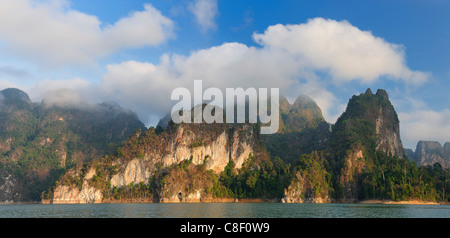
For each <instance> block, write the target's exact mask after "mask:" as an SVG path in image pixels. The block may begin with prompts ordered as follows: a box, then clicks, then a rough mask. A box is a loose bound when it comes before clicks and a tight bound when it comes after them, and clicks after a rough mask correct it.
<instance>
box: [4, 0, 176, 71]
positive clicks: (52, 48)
mask: <svg viewBox="0 0 450 238" xmlns="http://www.w3.org/2000/svg"><path fill="white" fill-rule="evenodd" d="M102 24H103V23H102V22H101V21H100V20H99V19H98V18H97V17H96V16H92V15H88V14H85V13H82V12H79V11H75V10H72V9H71V8H70V7H69V3H68V2H67V1H64V0H53V1H44V2H41V1H34V0H14V1H0V40H2V41H3V42H4V44H3V45H2V46H1V49H2V50H3V51H8V53H10V54H13V55H19V56H21V57H25V58H26V59H32V60H35V61H37V62H38V63H40V64H43V65H45V66H59V65H64V64H86V63H92V62H94V61H95V60H96V59H98V58H100V57H104V56H107V55H109V54H111V53H113V52H115V51H117V50H120V49H123V48H136V47H143V46H153V45H158V44H161V43H162V42H164V41H166V40H167V38H168V37H170V36H171V35H172V34H173V33H172V29H173V23H172V21H171V20H170V19H168V18H166V17H164V16H163V15H162V14H161V13H160V12H159V11H158V10H157V9H155V8H154V7H153V6H152V5H150V4H145V5H144V10H143V11H136V12H133V13H131V14H129V15H128V16H126V17H124V18H122V19H120V20H118V21H117V22H116V23H114V24H112V25H106V26H102Z"/></svg>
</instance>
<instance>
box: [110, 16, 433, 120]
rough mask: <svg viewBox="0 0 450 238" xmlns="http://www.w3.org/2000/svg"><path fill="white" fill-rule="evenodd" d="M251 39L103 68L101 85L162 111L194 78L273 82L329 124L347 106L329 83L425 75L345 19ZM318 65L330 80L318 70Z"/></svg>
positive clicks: (234, 83) (227, 83) (217, 82)
mask: <svg viewBox="0 0 450 238" xmlns="http://www.w3.org/2000/svg"><path fill="white" fill-rule="evenodd" d="M254 39H255V41H256V42H258V43H260V44H261V46H260V47H249V46H247V45H245V44H241V43H224V44H222V45H219V46H216V47H211V48H207V49H203V50H198V51H194V52H192V53H191V54H190V55H187V56H183V55H176V54H174V55H164V56H163V57H161V62H160V63H159V64H150V63H145V62H136V61H129V62H123V63H120V64H114V65H109V66H108V67H107V73H106V74H105V76H104V77H103V82H102V85H101V88H102V90H103V91H104V92H105V93H106V95H109V96H112V97H114V98H116V99H118V100H119V101H123V102H125V104H126V105H125V106H127V107H135V108H139V109H138V110H139V111H145V112H146V113H148V112H155V113H159V114H163V113H166V112H167V111H168V110H170V108H171V105H172V104H171V103H172V102H171V101H170V94H171V92H172V90H173V89H175V88H177V87H185V88H188V89H190V90H192V88H193V80H196V79H202V80H203V88H204V89H205V88H208V87H217V88H220V89H222V90H224V89H225V88H226V87H232V88H237V87H242V88H244V89H245V88H249V87H254V88H274V87H276V88H280V93H281V94H283V95H285V96H287V97H291V98H292V97H297V96H298V95H300V94H306V95H309V96H310V97H312V98H313V99H314V100H315V101H316V102H317V103H318V105H319V106H320V107H321V108H322V111H323V114H324V116H325V119H326V120H328V121H329V122H335V120H336V119H337V117H338V116H339V115H340V114H341V113H342V112H343V110H345V103H346V99H343V100H344V101H342V102H341V101H339V100H338V99H337V98H336V96H335V95H334V94H333V93H332V92H331V91H329V90H328V89H327V86H330V84H331V83H336V84H346V83H353V82H354V81H357V82H359V83H362V84H365V83H373V82H375V81H376V80H379V78H380V77H382V76H390V77H391V78H392V79H395V80H397V78H400V79H402V80H404V81H405V82H407V83H417V82H419V81H420V82H421V81H424V80H426V78H427V76H426V73H422V72H415V71H412V70H410V69H409V68H408V67H407V66H406V64H405V56H404V52H403V50H402V49H401V47H400V46H397V45H394V44H390V43H388V42H386V41H384V40H382V39H381V38H377V37H375V36H373V35H372V34H371V33H370V32H364V31H361V30H359V29H358V28H356V27H354V26H352V25H350V23H348V22H346V21H342V22H337V21H333V20H325V19H322V18H317V19H313V20H310V21H308V22H307V23H305V24H299V25H287V26H285V25H276V26H271V27H269V28H268V29H267V30H266V31H265V32H264V33H263V34H254ZM324 70H328V71H329V75H330V77H331V78H332V79H333V80H332V81H333V82H329V80H328V81H327V79H323V78H321V77H320V76H319V75H318V74H317V72H323V71H324ZM327 78H328V77H327ZM191 92H192V91H191ZM142 114H145V113H141V115H142Z"/></svg>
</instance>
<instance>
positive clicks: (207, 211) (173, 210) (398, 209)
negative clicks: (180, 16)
mask: <svg viewBox="0 0 450 238" xmlns="http://www.w3.org/2000/svg"><path fill="white" fill-rule="evenodd" d="M0 218H450V205H397V204H396V205H384V204H310V203H304V204H283V203H195V204H187V203H181V204H161V203H148V204H147V203H143V204H139V203H130V204H73V205H72V204H70V205H47V204H20V205H18V204H14V205H0Z"/></svg>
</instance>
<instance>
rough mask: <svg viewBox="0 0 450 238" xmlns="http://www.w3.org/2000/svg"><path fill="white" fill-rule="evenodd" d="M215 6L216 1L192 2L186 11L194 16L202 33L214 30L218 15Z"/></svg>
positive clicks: (197, 0)
mask: <svg viewBox="0 0 450 238" xmlns="http://www.w3.org/2000/svg"><path fill="white" fill-rule="evenodd" d="M217 4H218V3H217V0H194V2H192V3H189V6H188V10H189V11H190V12H192V14H194V16H195V20H196V21H197V23H198V24H199V25H200V27H201V28H202V30H203V31H207V30H210V29H216V27H217V25H216V22H215V18H216V16H217V14H218V13H219V10H218V6H217Z"/></svg>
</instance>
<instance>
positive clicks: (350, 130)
mask: <svg viewBox="0 0 450 238" xmlns="http://www.w3.org/2000/svg"><path fill="white" fill-rule="evenodd" d="M301 100H305V98H300V99H299V100H298V101H301ZM306 100H308V103H307V105H308V108H309V109H311V108H315V106H314V104H312V103H311V101H310V100H309V99H306ZM285 102H287V101H284V100H282V101H281V102H280V104H281V111H282V112H284V113H285V115H287V116H284V118H283V116H281V119H282V123H283V126H282V130H280V131H279V132H278V133H277V134H275V135H269V136H268V137H266V136H267V135H263V136H260V135H259V133H257V131H258V126H257V125H258V124H256V125H248V124H236V125H234V126H231V127H230V125H227V124H212V125H209V124H205V123H201V124H181V125H174V124H171V123H170V122H169V127H168V129H166V130H165V131H162V130H161V128H157V130H155V129H153V128H150V130H149V131H148V132H146V134H144V135H142V134H140V133H138V134H136V135H135V136H133V137H131V138H130V139H129V140H128V141H127V142H126V144H125V147H122V148H121V149H119V150H118V153H117V154H116V155H114V156H112V157H105V158H102V159H99V160H96V161H93V162H91V163H89V164H85V166H84V167H83V168H78V169H76V170H72V171H71V172H69V173H67V174H66V175H65V176H63V177H62V179H60V182H59V185H57V186H56V187H54V188H53V189H52V190H51V191H49V192H48V193H46V195H45V197H44V198H45V201H46V202H51V203H78V202H81V203H90V202H105V201H106V202H108V201H123V202H127V201H132V200H133V199H134V201H136V200H138V201H152V202H205V201H217V199H219V201H223V199H225V200H226V199H245V198H259V199H269V200H278V201H282V202H332V201H342V202H354V201H358V200H366V199H390V200H407V199H417V200H433V201H436V200H437V199H442V200H444V201H447V200H448V189H447V188H448V186H449V184H448V183H447V182H446V181H448V180H445V178H446V177H448V176H449V172H448V170H442V169H439V168H435V167H421V168H420V169H419V168H417V167H416V165H414V164H411V163H409V162H408V160H406V159H405V158H404V157H405V151H404V149H403V147H402V143H401V139H400V135H399V120H398V117H397V114H396V112H395V110H394V108H393V106H392V104H391V103H390V101H389V98H388V95H387V93H386V92H385V91H384V90H378V91H377V93H376V94H373V93H372V92H371V90H370V89H368V90H367V91H366V93H362V94H360V95H358V96H353V97H352V98H351V99H350V100H349V103H348V106H347V109H346V111H345V112H344V113H343V114H342V116H341V117H340V118H339V119H338V121H337V122H336V124H335V125H332V130H330V125H329V124H328V123H326V122H324V121H323V117H321V114H314V113H308V114H306V116H302V114H301V112H302V109H304V107H303V108H302V107H300V109H299V108H295V109H294V110H292V107H293V106H294V105H290V104H286V103H285ZM298 105H302V104H301V103H297V104H296V105H295V106H298ZM303 105H305V104H303ZM313 110H314V109H313ZM288 112H295V113H293V114H294V115H288ZM299 112H300V113H299ZM282 115H283V114H282ZM310 115H314V116H313V117H308V116H310ZM287 118H291V119H290V120H286V119H287ZM166 119H167V118H166ZM283 119H284V120H283ZM315 119H318V120H315ZM292 121H296V122H298V121H301V122H302V124H298V123H294V124H291V123H290V122H292ZM314 121H319V123H309V122H314ZM255 126H256V127H255ZM283 128H284V129H283ZM285 128H290V129H291V130H285ZM320 128H321V129H320ZM295 130H297V131H295ZM318 131H322V132H325V133H323V134H322V135H321V136H318V135H319V134H320V133H318ZM237 132H240V133H238V134H236V133H237ZM242 133H243V134H242ZM296 133H297V134H296ZM293 135H294V136H293ZM295 136H297V137H295ZM268 138H269V139H268ZM274 138H275V142H273V140H274ZM300 138H303V139H300ZM311 138H313V141H321V142H322V144H320V145H319V146H317V148H315V147H314V148H311V147H312V146H310V145H308V146H305V147H304V148H300V149H299V150H296V151H298V152H292V154H287V153H286V151H287V150H290V151H292V148H295V145H301V143H302V142H304V141H308V140H309V139H311ZM280 141H281V142H280ZM274 145H275V146H274ZM276 145H291V146H292V145H294V146H293V147H291V148H289V147H277V146H276ZM145 148H147V149H145ZM224 148H225V150H224ZM266 148H267V149H266ZM266 150H267V151H269V152H270V156H269V154H268V153H267V152H266ZM239 151H240V152H239ZM283 152H284V154H283ZM297 153H298V154H297ZM296 154H297V158H295V155H296ZM178 155H182V156H178ZM233 155H240V157H239V156H238V157H239V158H240V159H235V158H237V157H235V156H233ZM274 155H276V156H274ZM280 155H281V157H280ZM213 165H215V166H213ZM216 165H220V166H216ZM117 169H119V170H117ZM83 171H84V172H83ZM221 199H222V200H221ZM442 200H441V201H442ZM226 201H230V200H226ZM231 201H232V200H231Z"/></svg>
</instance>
